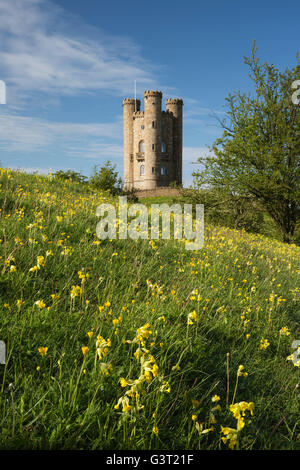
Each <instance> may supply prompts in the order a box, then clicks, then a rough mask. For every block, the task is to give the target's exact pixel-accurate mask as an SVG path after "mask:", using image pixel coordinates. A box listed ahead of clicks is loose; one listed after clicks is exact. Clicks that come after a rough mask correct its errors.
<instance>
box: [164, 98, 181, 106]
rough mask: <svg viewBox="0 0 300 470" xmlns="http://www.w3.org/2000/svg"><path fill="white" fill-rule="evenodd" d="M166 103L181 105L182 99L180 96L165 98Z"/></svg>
mask: <svg viewBox="0 0 300 470" xmlns="http://www.w3.org/2000/svg"><path fill="white" fill-rule="evenodd" d="M168 104H181V105H183V100H182V99H181V98H168V99H167V100H166V105H168Z"/></svg>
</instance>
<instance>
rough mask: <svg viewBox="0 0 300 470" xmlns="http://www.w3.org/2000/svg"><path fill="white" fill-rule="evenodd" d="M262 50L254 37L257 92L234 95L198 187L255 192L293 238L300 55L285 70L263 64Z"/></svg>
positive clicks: (299, 182) (298, 176) (298, 180)
mask: <svg viewBox="0 0 300 470" xmlns="http://www.w3.org/2000/svg"><path fill="white" fill-rule="evenodd" d="M256 52H257V49H256V47H255V42H254V43H253V47H252V51H251V54H250V57H244V61H245V63H246V64H247V65H248V66H249V68H250V73H249V76H250V78H251V79H252V81H253V84H254V94H253V95H254V96H251V93H249V94H248V95H246V94H242V93H241V92H240V91H238V92H235V93H234V94H229V96H228V97H227V98H226V101H227V106H228V111H227V118H225V119H223V120H219V122H220V124H221V126H222V128H223V135H222V137H221V138H219V139H217V140H216V141H215V142H214V144H213V145H212V147H211V149H210V150H211V155H210V156H209V157H207V158H205V159H201V158H200V159H199V160H198V161H199V162H200V163H202V164H203V165H204V169H203V170H202V171H198V172H194V173H193V175H194V177H195V179H196V181H197V183H198V187H203V185H206V187H210V188H216V189H217V188H220V189H222V190H225V191H228V192H230V193H231V194H232V195H238V196H239V197H243V196H247V197H254V198H255V200H256V201H257V203H259V205H260V206H261V207H262V208H263V209H264V210H265V211H266V212H267V213H268V214H269V215H270V216H271V217H272V219H273V220H274V221H275V223H276V224H277V226H278V227H279V229H280V231H281V233H282V238H283V241H285V242H288V243H290V242H291V241H293V235H294V232H295V227H296V224H297V219H298V218H299V207H300V158H299V155H300V105H296V104H294V103H293V101H292V93H293V90H292V83H293V82H294V81H295V80H297V79H299V78H300V60H299V57H298V55H297V65H296V66H295V67H294V68H292V69H291V70H289V69H286V70H285V71H284V72H283V73H281V72H279V70H278V69H277V68H275V67H274V65H273V64H271V65H268V64H267V63H266V62H265V63H264V64H263V65H260V63H259V59H258V58H257V56H256ZM228 118H229V123H228Z"/></svg>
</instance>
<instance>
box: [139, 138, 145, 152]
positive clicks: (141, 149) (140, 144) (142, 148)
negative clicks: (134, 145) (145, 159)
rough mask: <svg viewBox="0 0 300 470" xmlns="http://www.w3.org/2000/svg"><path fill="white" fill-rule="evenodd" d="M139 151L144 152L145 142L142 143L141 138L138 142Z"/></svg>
mask: <svg viewBox="0 0 300 470" xmlns="http://www.w3.org/2000/svg"><path fill="white" fill-rule="evenodd" d="M139 152H140V153H144V152H145V144H144V141H143V140H141V141H140V143H139Z"/></svg>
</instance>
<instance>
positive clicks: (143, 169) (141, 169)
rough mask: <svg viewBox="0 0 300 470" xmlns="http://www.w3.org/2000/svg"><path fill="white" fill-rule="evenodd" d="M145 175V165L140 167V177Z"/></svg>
mask: <svg viewBox="0 0 300 470" xmlns="http://www.w3.org/2000/svg"><path fill="white" fill-rule="evenodd" d="M144 174H145V165H141V166H140V176H143V175H144Z"/></svg>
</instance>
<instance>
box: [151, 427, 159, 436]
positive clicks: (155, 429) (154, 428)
mask: <svg viewBox="0 0 300 470" xmlns="http://www.w3.org/2000/svg"><path fill="white" fill-rule="evenodd" d="M152 432H153V433H154V434H155V435H156V436H157V434H158V427H157V426H153V428H152Z"/></svg>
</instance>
